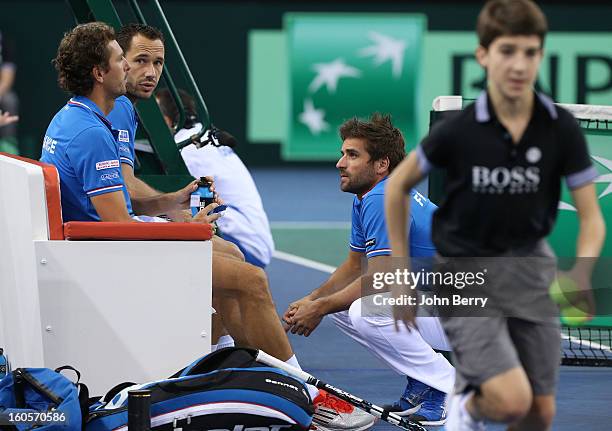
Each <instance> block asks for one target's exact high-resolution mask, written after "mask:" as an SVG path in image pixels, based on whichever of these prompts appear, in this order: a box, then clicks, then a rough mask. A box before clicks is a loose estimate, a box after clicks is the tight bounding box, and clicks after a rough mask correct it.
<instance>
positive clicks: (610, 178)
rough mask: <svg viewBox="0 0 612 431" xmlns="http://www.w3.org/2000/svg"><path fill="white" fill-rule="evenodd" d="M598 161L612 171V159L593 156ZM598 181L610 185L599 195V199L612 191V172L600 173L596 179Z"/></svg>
mask: <svg viewBox="0 0 612 431" xmlns="http://www.w3.org/2000/svg"><path fill="white" fill-rule="evenodd" d="M591 157H592V158H593V159H594V160H595V161H596V162H597V163H599V164H601V165H603V166H604V167H605V168H606V169H607V170H608V171H610V172H612V160H608V159H604V158H603V157H599V156H591ZM595 182H596V183H608V187H606V189H605V190H604V191H603V192H602V193H601V194H600V195H599V199H601V198H603V197H604V196H607V195H609V194H610V193H612V174H611V173H608V174H605V175H600V176H598V177H597V178H596V179H595Z"/></svg>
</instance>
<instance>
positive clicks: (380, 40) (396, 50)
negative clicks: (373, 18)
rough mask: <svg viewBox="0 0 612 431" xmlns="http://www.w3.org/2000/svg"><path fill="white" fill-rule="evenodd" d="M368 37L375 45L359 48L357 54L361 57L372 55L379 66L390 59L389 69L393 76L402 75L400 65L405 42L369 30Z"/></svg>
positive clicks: (401, 64)
mask: <svg viewBox="0 0 612 431" xmlns="http://www.w3.org/2000/svg"><path fill="white" fill-rule="evenodd" d="M369 38H370V40H372V41H373V42H374V43H375V45H371V46H368V47H366V48H362V49H360V50H359V55H361V56H362V57H367V56H374V64H375V65H376V66H380V65H381V64H383V63H384V62H385V61H387V60H391V69H392V71H393V77H394V78H396V79H397V78H399V77H401V76H402V67H403V65H404V51H406V45H407V44H406V42H405V41H403V40H401V39H393V38H392V37H390V36H385V35H384V34H380V33H377V32H375V31H371V32H370V33H369Z"/></svg>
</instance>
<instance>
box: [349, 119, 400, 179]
mask: <svg viewBox="0 0 612 431" xmlns="http://www.w3.org/2000/svg"><path fill="white" fill-rule="evenodd" d="M340 138H342V140H343V141H344V140H346V139H350V138H358V139H365V141H366V150H367V152H368V154H369V155H370V158H371V161H376V160H380V159H384V158H388V159H389V172H391V171H393V169H395V167H396V166H397V165H399V163H400V162H401V161H402V160H403V159H404V157H405V156H406V150H405V148H404V146H405V143H404V136H403V135H402V132H401V131H400V130H399V129H398V128H397V127H394V126H393V124H392V123H391V116H390V115H383V114H379V113H378V112H376V113H374V114H373V115H372V117H370V120H369V121H363V120H360V119H359V118H357V117H353V118H351V119H350V120H348V121H345V122H344V123H343V124H342V125H341V126H340Z"/></svg>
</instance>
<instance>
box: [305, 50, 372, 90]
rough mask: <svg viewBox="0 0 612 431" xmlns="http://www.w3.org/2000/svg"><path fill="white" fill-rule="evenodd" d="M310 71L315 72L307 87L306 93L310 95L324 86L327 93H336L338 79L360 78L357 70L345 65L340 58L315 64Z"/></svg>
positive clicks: (359, 72)
mask: <svg viewBox="0 0 612 431" xmlns="http://www.w3.org/2000/svg"><path fill="white" fill-rule="evenodd" d="M312 69H313V70H314V71H315V72H317V76H315V79H313V80H312V82H311V83H310V85H309V86H308V91H310V92H311V93H315V92H316V91H317V90H318V89H319V88H321V86H323V84H325V85H326V86H327V91H329V92H330V93H332V94H333V93H335V92H336V87H338V81H339V80H340V78H345V77H348V78H358V77H359V76H361V71H360V70H359V69H356V68H354V67H352V66H349V65H347V64H346V63H345V62H344V60H343V59H342V58H337V59H335V60H334V61H332V62H331V63H317V64H315V65H313V66H312Z"/></svg>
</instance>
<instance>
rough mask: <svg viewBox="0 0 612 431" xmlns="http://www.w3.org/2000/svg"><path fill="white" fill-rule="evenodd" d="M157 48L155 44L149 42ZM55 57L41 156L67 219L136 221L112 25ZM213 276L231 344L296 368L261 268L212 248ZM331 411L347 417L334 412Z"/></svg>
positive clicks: (167, 201)
mask: <svg viewBox="0 0 612 431" xmlns="http://www.w3.org/2000/svg"><path fill="white" fill-rule="evenodd" d="M144 39H146V37H145V38H144ZM146 40H147V41H149V42H155V41H151V40H149V39H146ZM157 42H160V43H161V41H160V40H157ZM155 46H157V45H156V44H155V43H153V47H150V48H154V47H155ZM134 47H140V39H139V36H135V42H134ZM146 51H147V52H148V53H149V54H151V53H155V52H156V50H155V49H148V50H146ZM162 52H163V45H162ZM152 57H154V56H152ZM54 63H55V67H56V69H57V70H58V74H59V78H58V82H59V84H60V86H61V87H62V88H63V89H65V90H66V91H68V92H69V93H72V94H74V97H73V98H72V99H70V101H69V102H68V104H67V105H66V106H65V107H63V108H62V109H61V110H60V111H59V112H58V113H57V114H56V115H55V116H54V118H53V120H52V121H51V123H50V125H49V127H48V129H47V132H46V135H45V138H44V142H43V155H42V157H41V160H42V161H43V162H47V163H51V164H53V165H55V166H56V167H57V170H58V172H59V175H60V183H61V188H62V197H61V198H62V208H63V216H64V219H65V220H66V221H69V220H102V221H122V222H130V221H133V219H132V218H131V214H133V211H132V206H131V199H130V194H129V193H128V188H127V187H126V184H125V181H124V177H123V172H122V167H121V163H120V161H119V159H120V149H119V145H118V144H119V143H120V142H121V141H120V140H119V142H118V141H117V138H120V137H121V134H120V133H116V131H114V130H113V129H112V126H111V124H110V122H109V121H108V119H107V118H106V116H107V115H108V114H109V113H110V112H111V110H112V109H113V107H114V105H115V99H117V98H118V97H119V96H121V95H123V94H124V93H125V91H126V82H127V78H128V76H127V72H128V71H129V70H130V65H129V63H128V62H127V61H126V59H125V57H124V52H123V50H122V49H121V47H120V46H119V44H118V43H117V41H116V40H115V34H114V31H113V30H112V28H110V27H109V26H107V25H106V24H103V23H99V22H93V23H88V24H82V25H78V26H77V27H75V28H74V29H73V30H71V31H70V32H68V33H67V34H66V35H65V36H64V38H63V39H62V41H61V42H60V46H59V48H58V52H57V56H56V58H55V60H54ZM145 63H146V64H148V65H151V70H153V71H154V72H153V75H154V76H155V77H156V78H155V83H156V81H157V78H158V77H159V75H158V74H157V70H156V69H155V68H154V67H153V66H152V63H153V62H152V61H151V60H150V59H149V60H147V61H145ZM153 87H154V86H153ZM128 151H129V149H128ZM195 188H196V183H195V182H193V183H191V184H190V185H188V186H187V187H185V188H184V189H182V190H179V191H178V192H175V193H171V194H165V195H163V197H161V198H153V199H151V202H148V201H147V200H146V199H141V201H140V203H139V204H140V205H145V206H146V205H151V207H152V208H157V209H158V210H159V211H165V210H166V209H168V208H172V207H180V206H181V204H183V203H186V202H187V200H186V199H187V196H188V195H189V194H190V193H191V192H192V191H193V190H195ZM214 205H216V204H211V207H212V206H214ZM206 212H207V211H206V209H205V210H204V211H201V212H200V213H199V214H198V215H196V217H195V221H200V222H210V217H209V216H207V215H206ZM212 275H213V277H212V278H213V297H216V298H217V301H218V302H217V303H218V304H219V305H218V306H219V308H220V310H221V316H222V318H223V324H224V325H225V327H227V328H228V329H229V332H230V334H231V335H232V336H233V337H234V339H236V342H237V343H239V344H241V345H251V346H254V347H257V348H259V349H262V350H264V351H267V352H268V353H270V354H271V355H273V356H276V357H277V358H279V359H281V360H284V361H286V362H287V363H288V364H290V365H293V366H296V367H299V364H298V362H297V359H296V358H295V355H294V354H293V351H292V349H291V346H290V344H289V341H288V339H287V336H286V334H285V333H284V331H283V329H282V326H281V324H280V322H279V320H278V316H277V315H276V310H275V308H274V303H273V302H272V298H271V296H270V293H269V291H268V286H267V280H266V277H265V274H264V273H263V271H262V270H261V269H259V268H256V267H254V266H252V265H249V264H247V263H245V262H243V261H241V260H239V259H235V258H234V259H232V258H229V257H227V256H224V255H223V254H219V253H215V252H214V251H213V268H212ZM309 391H310V393H311V397H313V398H321V395H319V394H318V391H317V390H316V388H314V387H310V388H309ZM323 399H326V397H323ZM315 404H316V400H315ZM318 407H319V406H318ZM355 412H356V413H355V414H354V415H352V416H353V417H358V418H361V423H362V425H364V424H365V425H368V424H369V425H371V423H372V422H373V420H372V418H371V416H367V415H365V414H364V413H363V412H361V414H360V413H358V412H357V411H356V410H355ZM336 417H338V418H340V419H339V421H342V420H344V422H342V423H346V420H345V419H343V418H342V417H341V414H340V413H339V412H338V413H337V414H336ZM345 428H346V427H345Z"/></svg>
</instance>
